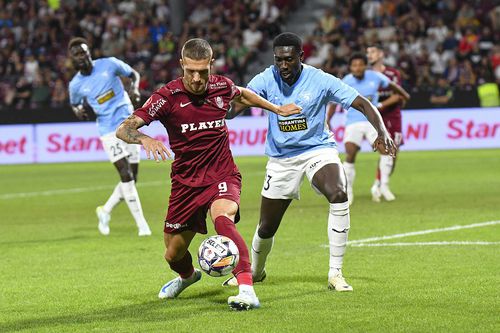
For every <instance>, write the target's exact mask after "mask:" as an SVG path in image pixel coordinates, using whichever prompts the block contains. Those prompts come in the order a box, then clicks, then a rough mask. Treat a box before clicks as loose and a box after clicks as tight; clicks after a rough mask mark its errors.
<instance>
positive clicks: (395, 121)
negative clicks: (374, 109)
mask: <svg viewBox="0 0 500 333" xmlns="http://www.w3.org/2000/svg"><path fill="white" fill-rule="evenodd" d="M390 115H391V114H390V113H389V114H388V115H384V116H383V117H382V118H383V120H384V125H385V128H387V131H388V132H389V134H390V135H391V138H392V140H394V144H395V145H396V146H397V147H399V146H402V145H403V144H404V141H403V132H402V125H401V117H391V116H390Z"/></svg>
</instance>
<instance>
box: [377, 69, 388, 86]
mask: <svg viewBox="0 0 500 333" xmlns="http://www.w3.org/2000/svg"><path fill="white" fill-rule="evenodd" d="M374 73H375V75H376V76H378V78H379V80H380V86H381V87H382V88H387V87H388V86H389V84H390V83H391V79H389V78H388V77H387V76H385V75H384V74H382V73H380V72H375V71H374Z"/></svg>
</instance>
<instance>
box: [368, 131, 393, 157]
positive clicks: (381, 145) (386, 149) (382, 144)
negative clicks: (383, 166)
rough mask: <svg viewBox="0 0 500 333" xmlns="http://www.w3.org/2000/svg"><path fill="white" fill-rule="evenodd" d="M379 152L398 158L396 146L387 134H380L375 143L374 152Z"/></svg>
mask: <svg viewBox="0 0 500 333" xmlns="http://www.w3.org/2000/svg"><path fill="white" fill-rule="evenodd" d="M377 150H378V151H379V152H380V153H382V154H386V155H389V156H392V157H395V156H396V145H395V144H394V141H392V139H391V137H390V136H389V134H388V133H387V132H385V133H383V134H379V136H378V137H377V138H376V139H375V142H373V151H377Z"/></svg>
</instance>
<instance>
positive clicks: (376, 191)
mask: <svg viewBox="0 0 500 333" xmlns="http://www.w3.org/2000/svg"><path fill="white" fill-rule="evenodd" d="M370 192H372V201H373V202H380V199H381V198H382V194H381V193H380V187H379V186H378V185H377V184H373V186H372V187H371V189H370Z"/></svg>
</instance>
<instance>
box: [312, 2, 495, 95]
mask: <svg viewBox="0 0 500 333" xmlns="http://www.w3.org/2000/svg"><path fill="white" fill-rule="evenodd" d="M499 42H500V4H499V3H498V2H496V4H495V1H479V0H476V1H474V0H472V1H471V0H468V1H465V0H464V1H461V0H420V1H406V0H367V1H356V0H351V1H341V0H337V1H334V6H332V7H331V8H329V9H327V10H325V12H324V14H323V15H322V16H321V18H320V19H319V20H318V21H317V25H316V28H315V29H314V32H313V34H312V35H311V36H309V37H308V38H307V39H306V41H305V45H304V50H305V53H306V54H305V58H306V60H305V62H306V63H308V64H311V65H314V66H317V67H321V68H323V70H325V71H327V72H329V73H332V74H334V75H336V76H339V77H343V76H344V75H345V74H346V73H347V72H348V66H347V62H348V59H349V55H350V54H351V53H352V52H353V51H363V50H365V49H366V47H367V46H369V45H373V44H379V45H382V46H383V47H384V51H385V55H386V63H387V64H388V65H390V66H394V67H396V68H397V69H399V70H400V71H401V75H402V80H403V86H404V87H405V88H406V89H407V90H409V91H415V90H420V91H422V90H435V89H441V90H442V89H443V87H447V86H450V87H456V88H457V89H473V88H474V87H476V86H477V85H478V84H482V83H485V82H497V83H499V82H500V43H499Z"/></svg>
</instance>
